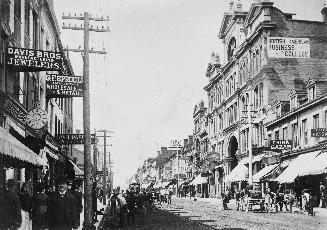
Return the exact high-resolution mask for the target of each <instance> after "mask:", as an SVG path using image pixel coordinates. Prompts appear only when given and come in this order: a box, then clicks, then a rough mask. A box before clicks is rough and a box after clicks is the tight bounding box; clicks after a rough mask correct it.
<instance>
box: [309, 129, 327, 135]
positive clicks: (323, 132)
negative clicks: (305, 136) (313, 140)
mask: <svg viewBox="0 0 327 230" xmlns="http://www.w3.org/2000/svg"><path fill="white" fill-rule="evenodd" d="M311 137H327V129H326V128H318V129H311Z"/></svg>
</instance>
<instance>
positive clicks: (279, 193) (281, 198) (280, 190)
mask: <svg viewBox="0 0 327 230" xmlns="http://www.w3.org/2000/svg"><path fill="white" fill-rule="evenodd" d="M276 201H277V203H278V205H279V209H280V211H281V212H282V211H283V205H284V206H285V209H286V211H288V208H287V204H286V202H285V200H284V190H283V188H282V185H281V184H280V185H279V186H278V189H277V192H276ZM277 211H278V210H277Z"/></svg>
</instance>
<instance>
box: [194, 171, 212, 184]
mask: <svg viewBox="0 0 327 230" xmlns="http://www.w3.org/2000/svg"><path fill="white" fill-rule="evenodd" d="M207 182H208V180H207V177H202V176H201V173H200V174H199V175H197V176H196V177H195V178H194V180H193V181H192V182H191V185H197V184H205V183H207Z"/></svg>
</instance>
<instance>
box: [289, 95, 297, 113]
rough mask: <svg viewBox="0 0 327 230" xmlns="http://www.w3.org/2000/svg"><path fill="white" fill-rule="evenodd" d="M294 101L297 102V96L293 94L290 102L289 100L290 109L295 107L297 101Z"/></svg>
mask: <svg viewBox="0 0 327 230" xmlns="http://www.w3.org/2000/svg"><path fill="white" fill-rule="evenodd" d="M296 102H297V97H296V96H295V95H294V96H292V97H291V102H290V104H291V110H293V109H296V108H297V103H296Z"/></svg>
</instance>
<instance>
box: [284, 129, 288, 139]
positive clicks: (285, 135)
mask: <svg viewBox="0 0 327 230" xmlns="http://www.w3.org/2000/svg"><path fill="white" fill-rule="evenodd" d="M283 140H288V136H287V127H285V128H283Z"/></svg>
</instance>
